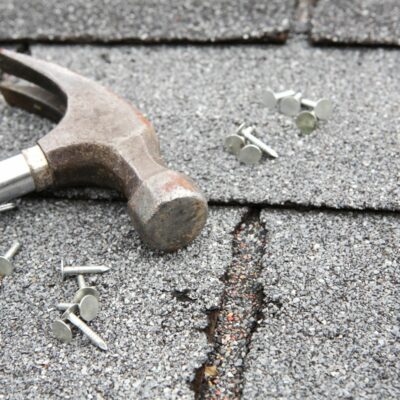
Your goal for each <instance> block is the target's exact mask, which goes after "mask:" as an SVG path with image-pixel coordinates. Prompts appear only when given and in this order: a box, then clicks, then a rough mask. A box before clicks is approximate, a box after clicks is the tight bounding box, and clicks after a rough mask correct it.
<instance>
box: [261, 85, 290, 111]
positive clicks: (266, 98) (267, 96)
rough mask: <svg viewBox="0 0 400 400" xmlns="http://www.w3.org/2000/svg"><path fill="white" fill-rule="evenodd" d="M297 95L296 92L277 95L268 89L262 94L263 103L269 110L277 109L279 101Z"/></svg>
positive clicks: (287, 91) (284, 92) (288, 91)
mask: <svg viewBox="0 0 400 400" xmlns="http://www.w3.org/2000/svg"><path fill="white" fill-rule="evenodd" d="M295 94H296V92H295V91H294V90H285V91H283V92H278V93H275V92H273V91H272V90H270V89H267V90H266V91H264V92H263V94H262V102H263V103H264V105H265V106H267V107H268V108H275V107H276V105H277V104H278V101H279V100H281V99H284V98H285V97H288V96H294V95H295Z"/></svg>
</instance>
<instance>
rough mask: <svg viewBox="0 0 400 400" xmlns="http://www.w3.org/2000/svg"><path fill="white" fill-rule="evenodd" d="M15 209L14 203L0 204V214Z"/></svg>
mask: <svg viewBox="0 0 400 400" xmlns="http://www.w3.org/2000/svg"><path fill="white" fill-rule="evenodd" d="M15 208H17V205H16V203H5V204H0V212H4V211H8V210H14V209H15Z"/></svg>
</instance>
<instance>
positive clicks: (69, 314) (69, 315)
mask: <svg viewBox="0 0 400 400" xmlns="http://www.w3.org/2000/svg"><path fill="white" fill-rule="evenodd" d="M78 310H79V307H78V305H77V304H74V305H73V306H72V307H70V308H68V309H67V310H66V311H65V312H64V314H63V315H62V317H61V318H62V319H63V320H68V321H69V322H71V324H72V325H75V326H76V327H77V328H78V329H79V330H80V331H82V332H83V333H84V334H85V335H86V336H87V337H88V338H89V339H90V340H91V342H92V343H93V344H95V345H96V346H97V347H99V348H100V349H102V350H108V346H107V344H106V342H105V341H104V340H103V339H102V338H101V337H100V336H99V335H98V334H97V333H96V332H95V331H93V330H92V329H91V328H90V327H89V326H88V325H86V324H85V323H84V322H83V321H82V320H81V319H80V318H79V317H77V316H76V314H75V313H76V312H77V311H78Z"/></svg>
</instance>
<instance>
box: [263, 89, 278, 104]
mask: <svg viewBox="0 0 400 400" xmlns="http://www.w3.org/2000/svg"><path fill="white" fill-rule="evenodd" d="M262 102H263V104H264V105H265V106H266V107H268V108H275V107H276V104H277V103H278V100H277V99H276V96H275V93H274V92H273V91H272V90H266V91H264V92H263V94H262Z"/></svg>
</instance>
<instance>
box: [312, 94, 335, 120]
mask: <svg viewBox="0 0 400 400" xmlns="http://www.w3.org/2000/svg"><path fill="white" fill-rule="evenodd" d="M332 109H333V106H332V102H331V101H330V100H328V99H320V100H318V101H317V104H316V105H315V108H314V113H315V115H316V116H317V118H319V119H323V120H325V119H329V118H330V116H331V115H332Z"/></svg>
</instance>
